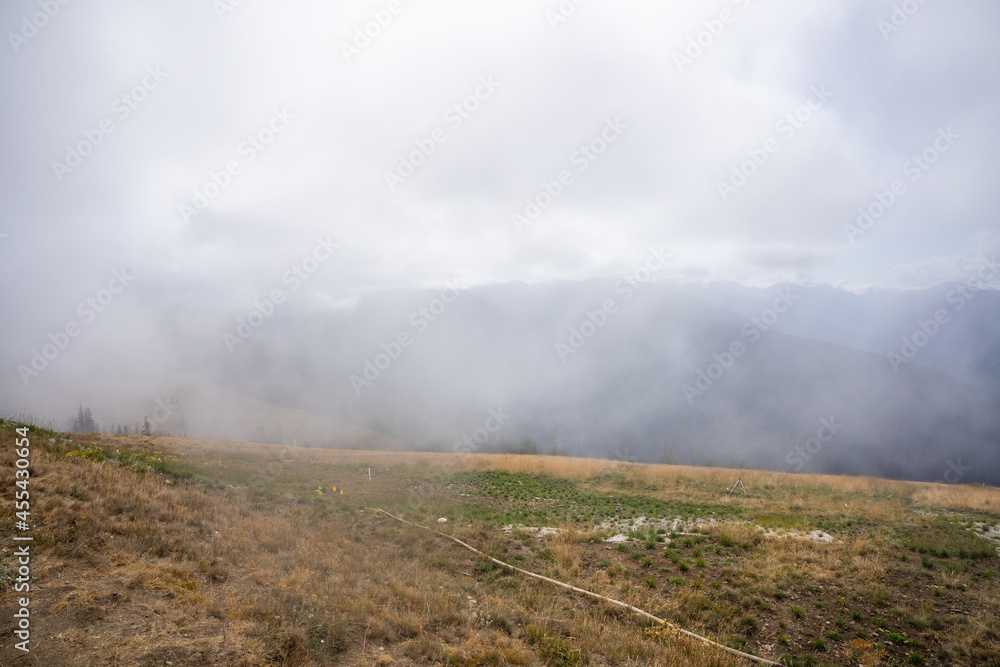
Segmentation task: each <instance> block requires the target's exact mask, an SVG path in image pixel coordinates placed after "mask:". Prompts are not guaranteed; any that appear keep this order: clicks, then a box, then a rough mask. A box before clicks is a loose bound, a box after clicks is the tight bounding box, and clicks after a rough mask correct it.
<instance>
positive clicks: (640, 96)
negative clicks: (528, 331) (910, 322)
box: [0, 0, 1000, 358]
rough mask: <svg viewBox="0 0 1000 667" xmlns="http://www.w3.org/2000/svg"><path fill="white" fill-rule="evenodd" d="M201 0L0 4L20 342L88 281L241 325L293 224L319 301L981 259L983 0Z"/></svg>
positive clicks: (804, 274) (994, 100) (985, 176)
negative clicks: (498, 285) (134, 288)
mask: <svg viewBox="0 0 1000 667" xmlns="http://www.w3.org/2000/svg"><path fill="white" fill-rule="evenodd" d="M229 4H235V0H228V3H227V0H218V1H217V2H214V3H213V2H210V1H209V0H202V1H199V2H194V1H190V0H179V1H177V2H171V3H161V4H159V5H152V4H150V3H131V2H112V1H97V2H79V1H78V2H68V3H67V4H65V5H63V4H60V3H59V2H57V1H56V0H49V2H41V1H39V2H29V1H27V0H11V1H10V2H5V3H3V7H2V9H0V27H2V28H3V32H4V34H5V38H4V45H3V48H2V49H0V86H2V90H3V100H4V101H3V105H2V107H0V114H2V122H0V169H2V172H0V173H2V181H0V201H2V206H0V234H3V236H2V237H0V278H2V280H3V283H4V285H5V286H6V288H5V290H4V301H5V303H4V306H5V310H4V317H5V318H6V319H7V323H6V324H5V328H6V327H11V329H12V330H16V331H17V332H19V333H18V334H16V335H13V337H9V338H8V339H7V340H8V343H9V344H11V345H13V346H14V347H16V348H17V349H16V350H14V353H15V356H17V357H18V358H20V357H21V356H23V354H22V353H23V352H24V351H25V350H26V349H30V347H31V346H32V345H33V344H35V342H38V339H39V336H41V337H43V338H44V335H45V333H46V331H47V330H52V329H53V328H54V327H59V326H62V324H63V323H65V322H66V321H67V320H68V319H70V318H73V317H77V315H74V312H75V308H76V305H77V304H78V302H79V301H80V300H81V299H83V298H85V297H87V296H88V295H93V294H95V293H96V292H97V290H99V289H101V288H102V287H104V286H106V285H107V284H108V283H109V281H110V280H111V278H112V271H113V270H121V267H126V266H127V267H131V270H132V271H133V273H134V274H135V276H136V278H135V281H136V282H141V283H143V284H144V285H145V286H146V287H145V289H146V290H147V291H146V292H144V294H146V296H147V298H148V295H150V294H154V295H157V296H156V299H154V300H161V301H159V302H157V303H146V304H144V305H145V306H146V307H147V308H150V309H153V310H155V309H157V308H160V307H164V308H166V307H168V306H169V305H170V302H171V300H176V299H178V298H200V297H199V295H201V296H205V295H211V298H212V299H213V303H215V304H217V309H218V310H219V311H227V310H231V311H232V312H239V311H244V312H245V311H246V309H247V307H248V306H249V305H250V304H251V303H252V300H253V299H254V298H255V297H257V296H259V295H262V294H266V293H268V291H269V290H271V289H273V288H276V287H282V284H283V283H282V276H283V274H284V273H285V272H286V271H287V270H289V268H290V267H291V266H292V265H293V264H295V263H298V262H301V261H302V260H303V259H304V258H306V257H308V256H310V255H311V254H312V253H313V251H314V248H315V246H316V244H317V241H316V239H317V237H322V238H324V239H327V240H328V242H330V241H332V242H335V243H337V244H339V248H338V249H337V250H336V251H335V252H334V254H333V256H332V258H331V260H330V261H328V262H324V263H323V264H322V268H321V269H319V270H318V271H317V272H316V274H315V275H314V276H312V277H311V278H312V280H311V282H310V283H308V290H307V291H308V293H309V294H310V295H311V298H313V299H314V300H317V301H318V302H320V303H323V304H328V305H330V306H331V307H343V306H345V305H349V304H351V303H352V302H353V300H355V299H356V298H357V297H358V295H359V294H364V293H368V292H371V291H373V290H379V289H383V288H387V287H400V286H429V285H440V284H444V283H445V281H449V280H450V281H456V280H457V281H462V282H463V284H486V283H494V282H505V281H512V280H524V281H528V282H542V281H548V280H556V279H580V278H587V277H593V276H616V275H617V276H620V275H622V274H624V273H625V272H627V271H629V270H630V269H632V268H634V267H635V266H637V265H638V264H640V263H641V262H642V261H644V260H645V258H646V257H647V254H648V248H649V247H650V246H657V247H660V246H662V247H663V248H666V249H667V250H668V251H669V252H670V254H671V264H670V266H668V267H667V268H666V269H664V270H663V271H662V272H660V273H659V274H658V278H660V279H667V280H684V281H692V280H694V281H706V280H707V281H711V280H740V281H745V282H748V283H756V284H765V285H766V284H771V283H773V282H776V281H779V280H795V281H806V282H809V281H813V282H826V283H831V284H837V285H846V286H864V285H889V286H898V287H913V286H921V285H932V284H936V283H940V282H942V281H945V280H965V279H967V278H968V277H969V276H970V275H971V274H970V272H971V270H972V267H973V266H974V265H975V264H976V263H977V262H978V261H979V260H980V258H981V257H982V256H984V255H988V254H989V253H992V252H997V251H1000V239H998V235H997V229H998V224H997V220H998V218H997V213H998V208H1000V206H998V204H1000V201H998V198H1000V188H997V187H996V185H997V184H996V178H997V177H996V159H997V156H998V155H1000V152H998V150H997V149H998V148H1000V141H998V139H1000V137H998V130H997V128H998V124H997V122H996V119H997V118H998V117H1000V100H998V76H1000V67H998V66H997V65H998V63H1000V41H998V40H997V39H996V35H997V34H998V32H1000V6H998V5H997V4H996V3H994V2H989V1H987V0H980V1H969V2H961V3H954V2H952V3H946V2H943V1H941V0H936V1H935V0H932V1H930V2H926V3H925V4H922V5H921V4H920V3H918V2H916V0H910V2H909V3H903V4H905V5H907V7H906V9H909V10H910V11H911V12H912V13H911V14H905V13H901V12H902V9H898V10H896V12H897V13H896V15H895V17H894V15H893V12H894V6H893V4H892V3H890V2H886V1H882V0H879V1H876V2H861V1H855V0H836V1H820V2H808V3H806V2H792V1H786V2H769V3H765V2H757V1H747V0H738V1H730V0H727V1H724V2H709V3H703V2H686V3H674V2H669V3H664V2H652V1H650V2H639V1H629V0H616V1H615V2H597V1H595V0H585V1H583V2H581V3H580V4H579V6H577V5H575V4H574V3H573V2H570V1H569V0H567V1H566V2H563V3H562V4H560V3H559V2H557V1H556V0H551V1H548V2H527V1H522V0H504V1H503V2H459V1H457V0H452V1H447V0H419V1H412V2H408V1H407V0H394V1H393V2H388V1H386V2H383V1H381V0H378V1H370V2H348V3H335V4H331V3H325V2H318V1H307V0H292V1H287V2H281V3H277V2H266V1H264V0H243V2H242V3H240V4H239V6H235V7H229ZM46 7H47V8H48V9H47V11H48V13H50V14H53V15H52V16H47V15H46V13H45V12H46ZM570 10H572V11H570ZM560 12H561V13H560ZM379 21H380V22H381V23H382V24H384V25H379V24H378V22H379ZM365 30H368V32H370V33H372V34H374V36H372V37H367V36H365V35H363V32H364V31H365ZM456 105H460V107H459V109H456V108H455V107H456ZM108 129H110V130H112V131H111V132H107V130H108ZM251 138H253V141H250V139H251ZM255 144H256V145H255ZM420 146H423V147H424V148H423V150H424V152H425V153H430V154H429V155H426V156H425V155H421V154H419V153H418V154H416V155H413V152H414V151H419V150H420V148H419V147H420ZM430 147H433V151H432V152H431V150H430ZM586 147H589V150H588V151H587V152H585V151H582V150H581V148H586ZM588 153H589V157H588ZM922 155H923V156H925V158H926V159H927V160H928V161H933V164H930V163H929V162H928V163H923V167H921V166H918V165H916V163H914V162H912V158H913V157H914V156H918V157H919V156H922ZM401 156H402V158H401ZM411 156H412V158H411ZM755 156H756V160H757V162H758V163H761V164H759V166H758V164H754V163H749V162H747V161H748V160H751V159H753V158H754V157H755ZM401 159H405V160H406V161H407V162H410V163H411V165H412V163H419V165H418V166H415V167H414V168H413V170H412V173H410V171H409V170H408V169H409V168H408V167H407V166H401ZM908 160H911V162H909V163H908V162H907V161H908ZM227 168H230V171H231V172H232V173H228V174H227V173H225V172H226V170H227ZM734 169H736V170H739V169H742V170H743V172H744V175H740V174H739V173H737V174H736V175H734ZM746 173H749V174H750V175H749V176H745V174H746ZM213 178H214V182H213ZM560 178H562V179H563V182H562V183H560ZM897 180H898V181H899V183H897V186H898V194H892V192H891V190H892V187H893V182H894V181H897ZM543 183H548V184H549V185H548V190H549V192H550V193H554V194H555V196H550V194H548V193H546V190H545V186H544V185H543ZM216 184H222V185H223V186H224V187H217V185H216ZM877 192H879V193H884V194H882V195H881V197H882V199H883V202H890V199H892V201H891V203H888V205H887V206H886V208H887V209H888V210H887V211H886V212H884V214H883V215H881V217H878V218H877V219H874V220H873V221H872V223H871V224H870V225H868V228H867V229H861V228H856V229H855V230H854V232H851V230H850V228H845V225H850V224H855V223H856V221H857V218H858V209H859V207H863V208H871V207H872V206H873V205H874V206H875V208H874V209H871V210H873V211H874V212H876V213H879V212H880V209H879V206H880V205H879V204H878V203H877V202H878V199H877V195H876V193H877ZM198 193H200V194H198ZM202 195H210V197H209V198H206V199H205V200H202V199H200V197H201V196H202ZM529 200H533V201H535V202H536V204H542V205H546V207H545V208H544V210H541V209H540V214H539V215H535V216H534V219H533V220H529V218H530V217H532V215H533V214H534V213H535V212H534V211H532V210H531V208H530V207H529ZM515 214H517V215H520V216H523V217H524V221H526V222H524V223H523V224H522V223H518V222H517V220H518V219H517V218H514V217H513V216H514V215H515ZM321 254H322V253H321ZM286 285H287V284H286ZM181 295H183V297H182V296H181ZM206 298H208V297H207V296H206ZM124 312H125V311H124V310H123V313H124ZM123 316H124V315H123ZM226 316H227V317H228V313H227V315H226ZM15 324H16V326H15ZM173 325H174V326H196V323H174V324H173ZM149 326H154V325H152V324H151V325H149ZM14 341H16V342H14Z"/></svg>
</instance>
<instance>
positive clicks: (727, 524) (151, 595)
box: [0, 422, 1000, 667]
mask: <svg viewBox="0 0 1000 667" xmlns="http://www.w3.org/2000/svg"><path fill="white" fill-rule="evenodd" d="M13 426H14V425H13V424H11V423H10V422H7V423H5V424H4V425H3V427H0V468H2V470H3V473H0V493H2V497H3V498H4V502H3V505H2V507H3V510H2V513H0V519H2V521H0V525H2V529H0V530H2V531H3V532H2V537H3V548H4V549H5V550H4V551H3V553H2V558H0V627H2V628H3V643H2V647H0V664H2V665H12V666H13V665H46V666H54V667H59V666H63V665H65V666H67V667H75V666H80V667H83V666H86V667H91V666H97V665H122V666H130V667H131V666H150V667H151V666H154V665H155V666H161V665H168V664H169V665H175V666H179V665H220V666H223V665H225V666H227V667H228V666H237V665H247V666H250V665H261V666H263V665H288V666H293V667H307V666H314V665H341V664H342V665H469V666H472V665H509V664H512V665H543V664H544V665H558V666H563V665H691V666H694V667H699V666H708V665H714V666H724V665H744V664H749V663H747V662H745V661H742V660H741V659H739V658H737V657H734V656H731V655H728V654H725V653H722V652H720V651H719V650H717V649H714V648H711V647H707V646H704V645H701V644H699V643H696V642H693V641H691V640H688V639H684V638H683V637H680V636H677V635H676V634H673V633H671V632H669V631H668V630H666V629H665V628H663V627H660V626H657V625H654V624H651V623H650V622H648V621H643V620H642V619H640V618H638V617H636V616H634V615H630V614H629V613H627V612H625V611H623V610H621V609H619V608H616V607H614V606H612V605H609V604H605V603H599V602H596V601H594V600H592V599H588V598H585V597H581V596H579V595H576V594H573V593H571V592H568V591H565V590H561V589H558V588H557V587H555V586H552V585H551V584H546V583H544V582H539V581H536V580H531V579H528V578H525V577H524V576H522V575H519V574H516V573H512V572H510V571H508V570H506V569H504V568H501V567H500V566H497V565H495V564H493V563H491V562H490V561H488V560H485V559H483V558H481V557H478V556H476V555H475V554H473V553H471V552H469V551H466V550H464V549H462V548H461V547H458V546H457V545H455V544H454V543H452V542H450V541H448V540H445V539H443V538H441V537H439V536H436V535H434V534H433V533H430V532H428V531H426V530H421V529H419V528H413V527H409V526H405V525H403V524H400V523H398V522H396V521H393V520H392V519H389V518H387V517H386V516H385V515H382V514H380V515H376V513H374V512H373V511H371V509H370V508H373V507H381V508H384V509H386V510H388V511H391V512H393V513H394V514H397V515H399V516H403V517H405V518H408V519H411V520H413V521H417V522H420V523H422V524H424V525H432V526H433V527H434V528H435V529H439V530H441V531H442V532H446V533H448V534H451V535H454V536H456V537H458V538H460V539H462V540H464V541H466V542H468V543H469V544H472V545H474V546H476V547H477V548H479V549H481V550H483V551H484V552H486V553H488V554H489V555H490V556H493V557H495V558H498V559H500V560H503V561H505V562H509V563H512V564H515V565H517V566H518V567H522V568H524V569H527V570H530V571H533V572H539V573H541V574H544V575H546V576H550V577H553V578H556V579H559V580H561V581H565V582H567V583H571V584H573V585H575V586H579V587H581V588H585V589H588V590H592V591H595V592H598V593H601V594H604V595H607V596H610V597H613V598H616V599H619V600H623V601H625V602H628V603H629V604H632V605H635V606H637V607H640V608H642V609H645V610H647V611H649V612H651V613H653V614H655V615H657V616H659V617H661V618H666V619H668V620H670V621H672V622H674V623H676V624H677V625H679V626H681V627H684V628H687V629H689V630H692V631H694V632H697V633H699V634H702V635H705V636H710V637H712V638H713V639H716V640H718V641H720V642H722V643H724V644H727V645H729V646H733V647H735V648H739V649H740V650H743V651H747V652H750V653H753V654H757V655H761V656H764V657H767V658H769V659H772V660H780V661H782V662H783V664H786V665H824V664H829V665H848V664H850V665H858V664H865V665H874V664H880V665H893V664H899V665H910V664H915V665H923V664H926V665H951V664H957V665H1000V594H998V587H997V584H998V581H1000V578H998V575H997V571H998V570H1000V567H998V566H1000V562H998V556H997V552H996V547H997V544H996V543H995V542H991V541H990V540H988V539H986V538H984V537H982V536H980V535H978V534H977V532H981V531H979V526H985V527H992V526H998V525H1000V490H998V489H995V488H985V487H972V486H945V485H937V484H921V483H910V482H899V481H890V480H882V479H874V478H851V477H833V476H819V475H788V474H782V473H771V472H759V471H744V472H743V481H744V482H745V484H746V486H747V488H748V490H749V491H750V493H749V495H748V496H746V497H743V496H735V495H727V494H726V489H727V487H729V486H731V485H732V483H733V481H735V476H736V475H735V473H734V471H731V470H724V469H717V468H691V467H683V466H660V465H638V464H626V463H621V462H610V461H599V460H587V459H573V458H566V457H542V456H503V455H450V454H418V453H398V452H370V451H348V450H321V449H305V448H294V447H281V446H276V445H258V444H251V443H225V442H214V441H195V440H183V439H170V438H145V437H135V436H132V437H128V436H94V435H90V436H86V435H83V436H81V435H72V436H70V435H65V434H58V433H52V432H49V431H44V430H38V429H32V431H31V441H32V445H33V454H32V464H33V465H32V469H31V471H32V482H31V499H32V522H33V524H34V526H35V531H34V535H35V539H36V542H35V545H36V546H35V549H36V551H37V552H38V555H36V560H35V561H34V562H33V580H32V582H31V583H32V588H33V590H32V606H31V609H32V628H33V634H32V644H31V646H32V651H31V653H30V654H27V655H25V654H23V653H21V652H20V651H16V650H15V649H13V647H12V643H13V642H12V640H11V631H12V628H13V622H12V618H11V614H12V610H13V608H14V601H15V593H14V592H13V590H12V589H11V578H12V576H13V571H14V569H16V567H15V564H14V563H13V560H12V559H11V551H12V547H11V545H12V542H11V540H10V536H11V533H12V532H13V530H12V523H13V520H14V516H13V511H14V510H13V506H12V503H11V502H8V500H7V499H10V498H13V475H12V474H11V471H12V470H13V441H14V431H13ZM369 470H370V471H371V472H370V474H371V479H370V480H369ZM439 518H446V519H447V522H444V523H440V522H438V519H439ZM539 527H554V528H558V529H559V530H558V531H557V532H552V531H543V532H545V533H547V534H544V535H542V534H540V533H539V532H538V531H537V530H533V529H534V528H539ZM764 530H766V531H768V533H770V536H767V535H765V532H764ZM810 531H822V532H823V534H824V535H828V536H830V540H831V541H828V542H823V541H815V540H813V539H804V538H802V537H795V536H794V535H799V536H801V535H804V534H805V533H808V532H810ZM549 533H552V534H549ZM612 535H624V537H619V538H618V539H619V540H624V541H619V542H607V541H605V540H606V539H607V538H609V537H611V536H612Z"/></svg>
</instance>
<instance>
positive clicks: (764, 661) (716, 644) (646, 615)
mask: <svg viewBox="0 0 1000 667" xmlns="http://www.w3.org/2000/svg"><path fill="white" fill-rule="evenodd" d="M368 509H370V510H372V511H373V512H374V513H375V516H378V513H379V512H381V513H382V514H385V515H386V516H388V517H391V518H393V519H395V520H396V521H399V522H401V523H405V524H409V525H411V526H415V527H417V528H422V529H424V530H428V531H430V532H432V533H435V534H437V535H440V536H441V537H443V538H445V539H448V540H451V541H452V542H454V543H455V544H458V545H459V546H462V547H465V548H466V549H468V550H469V551H471V552H473V553H477V554H479V555H480V556H482V557H483V558H487V559H489V560H491V561H493V562H494V563H496V564H497V565H501V566H503V567H505V568H507V569H509V570H513V571H515V572H520V573H521V574H523V575H525V576H528V577H533V578H535V579H541V580H542V581H547V582H549V583H550V584H555V585H556V586H560V587H562V588H566V589H569V590H571V591H573V592H574V593H580V594H581V595H586V596H588V597H592V598H595V599H597V600H604V601H605V602H610V603H611V604H613V605H617V606H619V607H622V608H624V609H628V610H629V611H631V612H633V613H636V614H638V615H639V616H642V617H643V618H648V619H649V620H651V621H653V622H655V623H658V624H660V625H662V626H665V627H667V628H670V629H671V630H673V631H675V632H679V633H681V634H683V635H686V636H688V637H691V638H692V639H696V640H697V641H700V642H702V643H703V644H705V645H707V646H714V647H715V648H718V649H721V650H723V651H725V652H727V653H731V654H733V655H736V656H739V657H741V658H744V659H745V660H750V661H751V662H757V663H760V664H762V665H775V666H776V667H784V666H783V665H782V664H781V663H780V662H774V661H771V660H768V659H766V658H761V657H759V656H756V655H751V654H749V653H744V652H743V651H737V650H736V649H734V648H730V647H729V646H725V645H723V644H720V643H719V642H716V641H712V640H711V639H709V638H708V637H702V636H701V635H698V634H695V633H693V632H691V631H690V630H685V629H684V628H680V627H677V626H676V625H674V624H673V623H671V622H669V621H666V620H664V619H662V618H657V617H656V616H653V615H652V614H650V613H649V612H648V611H644V610H642V609H639V608H638V607H633V606H632V605H630V604H627V603H625V602H622V601H621V600H615V599H614V598H609V597H606V596H604V595H601V594H599V593H594V592H593V591H588V590H585V589H583V588H577V587H576V586H571V585H570V584H567V583H563V582H561V581H557V580H555V579H551V578H549V577H545V576H542V575H540V574H536V573H534V572H529V571H527V570H522V569H521V568H519V567H515V566H513V565H511V564H510V563H505V562H503V561H502V560H497V559H496V558H493V557H492V556H487V555H486V554H484V553H483V552H482V551H480V550H479V549H476V548H475V547H473V546H470V545H468V544H466V543H465V542H463V541H462V540H460V539H458V538H457V537H452V536H451V535H448V534H446V533H442V532H441V531H439V530H434V529H433V528H428V527H427V526H421V525H420V524H418V523H413V522H412V521H407V520H406V519H401V518H400V517H398V516H396V515H394V514H391V513H389V512H386V511H385V510H384V509H382V508H380V507H370V508H368Z"/></svg>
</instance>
